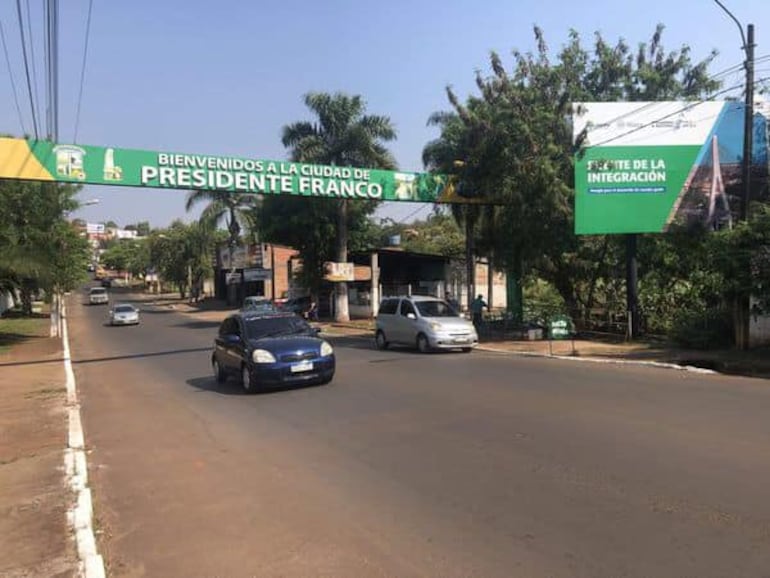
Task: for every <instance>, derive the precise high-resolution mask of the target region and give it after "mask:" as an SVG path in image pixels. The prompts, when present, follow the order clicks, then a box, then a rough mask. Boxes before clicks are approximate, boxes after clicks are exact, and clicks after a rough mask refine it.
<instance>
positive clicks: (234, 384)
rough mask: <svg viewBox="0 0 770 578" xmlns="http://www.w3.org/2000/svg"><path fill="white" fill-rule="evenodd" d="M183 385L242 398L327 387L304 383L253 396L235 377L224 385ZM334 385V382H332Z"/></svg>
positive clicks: (197, 380)
mask: <svg viewBox="0 0 770 578" xmlns="http://www.w3.org/2000/svg"><path fill="white" fill-rule="evenodd" d="M185 383H187V385H189V386H190V387H192V388H193V389H196V390H198V391H209V392H211V393H218V394H221V395H239V396H244V397H255V396H256V397H260V396H264V395H272V394H277V393H283V392H286V391H296V390H303V389H314V388H316V387H328V385H324V384H319V383H306V384H301V385H285V386H282V387H271V388H270V389H266V390H264V391H257V392H255V393H253V394H251V393H249V394H247V393H245V392H244V391H243V389H241V384H240V383H239V382H238V378H237V377H229V378H228V379H227V381H225V382H224V383H217V382H216V380H215V379H214V377H213V376H212V377H194V378H192V379H188V380H187V381H186V382H185ZM332 383H334V382H332Z"/></svg>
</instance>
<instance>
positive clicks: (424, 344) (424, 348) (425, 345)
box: [417, 333, 430, 353]
mask: <svg viewBox="0 0 770 578" xmlns="http://www.w3.org/2000/svg"><path fill="white" fill-rule="evenodd" d="M417 350H418V351H419V352H420V353H428V352H429V351H430V342H429V341H428V338H427V337H425V335H424V334H423V333H420V334H419V335H418V336H417Z"/></svg>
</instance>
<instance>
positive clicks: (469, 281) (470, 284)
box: [463, 206, 476, 311]
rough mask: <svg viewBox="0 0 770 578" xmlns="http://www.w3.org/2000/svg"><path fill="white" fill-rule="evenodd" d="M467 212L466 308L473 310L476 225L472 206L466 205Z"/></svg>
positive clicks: (464, 208)
mask: <svg viewBox="0 0 770 578" xmlns="http://www.w3.org/2000/svg"><path fill="white" fill-rule="evenodd" d="M463 210H464V212H465V276H466V279H465V285H466V296H465V297H466V300H467V303H466V304H465V305H466V309H467V310H468V311H470V310H471V301H473V300H474V299H475V298H476V263H475V260H474V258H473V253H474V248H473V229H474V227H475V219H474V217H475V215H474V214H473V212H472V207H469V206H464V207H463Z"/></svg>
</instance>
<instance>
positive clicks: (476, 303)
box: [471, 293, 489, 329]
mask: <svg viewBox="0 0 770 578" xmlns="http://www.w3.org/2000/svg"><path fill="white" fill-rule="evenodd" d="M485 307H486V308H487V309H489V306H488V305H487V302H486V301H484V297H482V296H481V293H479V295H478V296H477V297H476V298H475V299H474V300H473V301H471V318H472V319H473V325H475V326H476V329H478V328H479V327H480V326H481V321H482V315H481V314H482V311H483V310H484V308H485Z"/></svg>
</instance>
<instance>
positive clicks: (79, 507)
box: [61, 305, 106, 578]
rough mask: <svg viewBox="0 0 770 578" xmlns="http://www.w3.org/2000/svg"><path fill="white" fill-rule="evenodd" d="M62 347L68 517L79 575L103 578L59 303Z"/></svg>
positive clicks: (63, 315) (64, 319)
mask: <svg viewBox="0 0 770 578" xmlns="http://www.w3.org/2000/svg"><path fill="white" fill-rule="evenodd" d="M61 324H62V333H61V338H62V347H63V350H64V351H63V353H64V355H63V357H64V375H65V380H66V386H67V409H68V412H67V413H68V421H69V425H68V428H67V430H68V438H67V449H65V450H64V472H65V478H66V481H67V483H68V485H69V487H70V489H71V490H72V492H73V494H74V495H75V496H77V497H76V499H75V504H74V505H73V506H72V509H71V510H70V511H69V512H67V520H68V522H69V525H70V528H71V529H72V532H73V534H74V535H75V543H76V545H77V550H78V559H79V560H80V568H79V572H78V574H79V576H81V577H84V578H105V576H106V574H105V571H104V560H103V559H102V557H101V555H99V553H98V551H97V549H96V537H95V535H94V526H93V516H94V510H93V501H92V499H91V489H90V488H89V487H88V464H87V463H86V450H85V436H84V435H83V423H82V421H81V419H80V403H78V394H77V385H76V383H75V372H74V371H73V370H72V357H71V355H70V344H69V331H68V327H67V311H66V307H65V306H64V305H62V311H61Z"/></svg>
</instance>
